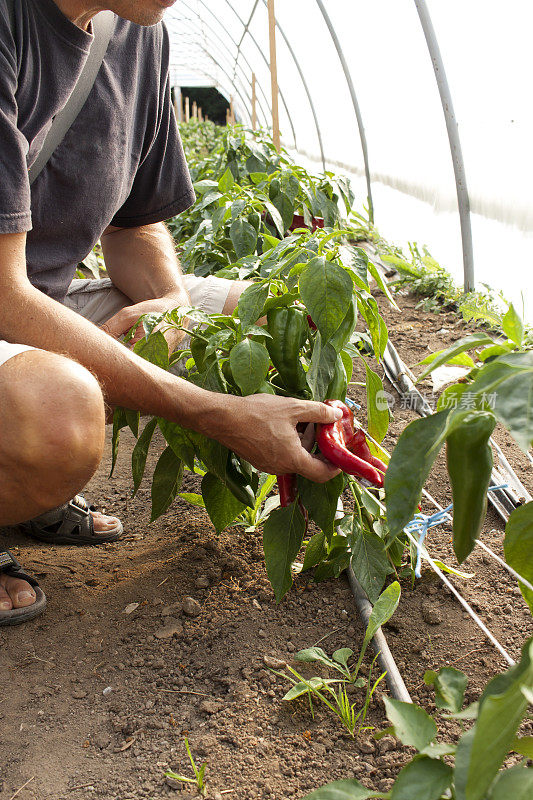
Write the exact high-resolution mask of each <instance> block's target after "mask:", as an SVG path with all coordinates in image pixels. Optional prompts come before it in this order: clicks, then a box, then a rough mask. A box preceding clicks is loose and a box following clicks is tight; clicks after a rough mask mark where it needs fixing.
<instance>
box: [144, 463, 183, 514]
mask: <svg viewBox="0 0 533 800" xmlns="http://www.w3.org/2000/svg"><path fill="white" fill-rule="evenodd" d="M182 479H183V461H181V460H180V459H179V458H177V457H176V455H175V453H174V451H173V450H172V448H171V447H167V448H166V450H163V452H162V453H161V456H160V458H159V461H158V462H157V464H156V467H155V470H154V476H153V478H152V515H151V518H150V522H153V521H154V520H156V519H157V518H158V517H160V516H161V514H164V513H165V511H166V510H167V509H168V508H169V506H170V505H171V503H172V501H173V500H174V498H175V497H176V495H177V493H178V489H179V488H180V485H181V481H182Z"/></svg>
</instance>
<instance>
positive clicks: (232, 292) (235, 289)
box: [222, 281, 252, 314]
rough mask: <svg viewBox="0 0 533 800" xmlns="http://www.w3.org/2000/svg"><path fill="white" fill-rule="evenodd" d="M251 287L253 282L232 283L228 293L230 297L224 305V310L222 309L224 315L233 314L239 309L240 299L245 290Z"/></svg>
mask: <svg viewBox="0 0 533 800" xmlns="http://www.w3.org/2000/svg"><path fill="white" fill-rule="evenodd" d="M251 285H252V283H251V281H232V282H231V286H230V289H229V292H228V296H227V297H226V302H225V303H224V308H223V309H222V313H223V314H233V312H234V311H235V309H236V308H237V304H238V302H239V297H240V296H241V294H242V293H243V292H244V290H245V289H248V287H249V286H251Z"/></svg>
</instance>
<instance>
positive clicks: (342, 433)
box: [316, 400, 383, 488]
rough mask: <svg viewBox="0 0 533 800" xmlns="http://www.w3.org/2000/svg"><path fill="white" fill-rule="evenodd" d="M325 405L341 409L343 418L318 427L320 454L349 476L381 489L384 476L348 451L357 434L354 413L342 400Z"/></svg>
mask: <svg viewBox="0 0 533 800" xmlns="http://www.w3.org/2000/svg"><path fill="white" fill-rule="evenodd" d="M325 403H326V405H328V406H331V407H332V408H340V409H341V411H342V417H341V419H339V420H337V422H330V423H327V424H325V425H317V434H316V440H317V443H318V446H319V448H320V452H321V453H322V455H324V456H325V457H326V458H327V459H328V461H331V463H332V464H334V465H335V466H336V467H340V469H342V471H343V472H346V473H347V474H348V475H356V476H357V477H358V478H364V479H365V480H367V481H369V483H372V484H374V486H378V487H379V488H381V487H382V486H383V476H382V475H380V473H379V472H378V471H377V469H376V467H375V466H374V465H373V464H370V463H369V462H368V461H367V460H366V459H363V458H360V457H359V456H357V455H355V453H352V452H351V451H350V450H349V449H348V443H349V442H350V441H351V440H352V438H353V436H354V433H355V430H354V422H353V413H352V411H351V410H350V409H349V408H348V406H346V405H345V404H344V403H343V402H341V401H340V400H326V401H325Z"/></svg>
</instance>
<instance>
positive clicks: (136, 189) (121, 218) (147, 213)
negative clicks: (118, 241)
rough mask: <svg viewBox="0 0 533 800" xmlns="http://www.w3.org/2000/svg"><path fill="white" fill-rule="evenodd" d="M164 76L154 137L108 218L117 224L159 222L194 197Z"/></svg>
mask: <svg viewBox="0 0 533 800" xmlns="http://www.w3.org/2000/svg"><path fill="white" fill-rule="evenodd" d="M165 33H166V31H165ZM165 39H166V37H165ZM165 43H166V42H165ZM165 77H166V79H165V80H164V82H163V91H162V92H161V101H160V102H161V108H160V121H159V125H158V130H157V132H156V135H155V138H154V140H153V142H152V145H151V147H150V150H149V152H148V154H147V155H146V157H145V158H144V160H143V161H142V162H141V164H140V166H139V168H138V170H137V173H136V175H135V178H134V180H133V185H132V188H131V192H130V194H129V197H128V199H127V200H126V202H125V203H124V205H123V206H122V208H121V209H120V210H119V211H117V213H116V214H115V216H114V217H113V219H112V220H111V225H116V226H117V227H119V228H133V227H136V226H137V225H149V224H151V223H153V222H162V221H164V220H166V219H168V218H169V217H172V216H174V215H175V214H179V213H180V212H181V211H185V209H187V208H190V206H192V204H193V203H194V201H195V199H196V198H195V194H194V189H193V187H192V182H191V177H190V175H189V169H188V167H187V162H186V160H185V154H184V152H183V146H182V143H181V139H180V135H179V131H178V126H177V123H176V117H175V114H174V109H173V108H172V101H171V99H170V82H169V79H168V68H167V70H166V71H165Z"/></svg>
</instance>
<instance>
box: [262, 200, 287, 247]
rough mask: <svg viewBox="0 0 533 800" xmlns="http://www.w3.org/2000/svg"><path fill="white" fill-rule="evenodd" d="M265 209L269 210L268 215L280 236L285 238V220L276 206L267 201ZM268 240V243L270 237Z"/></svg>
mask: <svg viewBox="0 0 533 800" xmlns="http://www.w3.org/2000/svg"><path fill="white" fill-rule="evenodd" d="M265 208H266V209H267V211H268V213H269V214H270V216H271V217H272V222H273V223H274V225H275V227H276V230H277V232H278V233H279V235H280V236H281V238H282V239H283V237H284V236H285V230H286V228H285V226H284V224H283V219H282V217H281V214H280V213H279V211H278V209H277V208H276V206H275V205H274V204H273V203H271V202H270V200H265ZM266 238H267V241H268V239H269V238H270V237H266Z"/></svg>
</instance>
